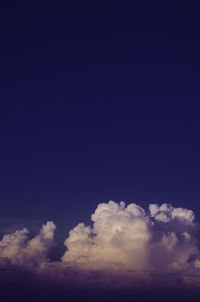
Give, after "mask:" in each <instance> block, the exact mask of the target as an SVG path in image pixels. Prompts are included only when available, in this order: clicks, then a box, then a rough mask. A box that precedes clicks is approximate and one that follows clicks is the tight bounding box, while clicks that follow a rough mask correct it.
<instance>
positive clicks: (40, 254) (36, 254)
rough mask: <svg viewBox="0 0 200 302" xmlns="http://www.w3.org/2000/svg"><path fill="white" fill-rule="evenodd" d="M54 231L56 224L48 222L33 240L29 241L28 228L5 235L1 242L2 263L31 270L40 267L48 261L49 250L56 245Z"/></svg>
mask: <svg viewBox="0 0 200 302" xmlns="http://www.w3.org/2000/svg"><path fill="white" fill-rule="evenodd" d="M54 231H55V225H54V223H53V222H51V221H48V222H47V223H46V224H45V225H43V227H42V229H41V231H40V233H39V234H38V235H37V236H36V237H34V238H32V239H29V236H30V234H29V231H28V230H27V229H26V228H24V229H22V230H20V231H16V232H14V233H12V234H8V235H4V236H3V238H2V240H1V241H0V263H6V262H7V263H11V264H18V265H22V266H26V267H30V268H33V267H38V266H40V264H42V263H44V262H45V261H47V259H46V257H47V254H48V252H49V249H50V248H51V247H52V246H53V245H54V241H53V238H54Z"/></svg>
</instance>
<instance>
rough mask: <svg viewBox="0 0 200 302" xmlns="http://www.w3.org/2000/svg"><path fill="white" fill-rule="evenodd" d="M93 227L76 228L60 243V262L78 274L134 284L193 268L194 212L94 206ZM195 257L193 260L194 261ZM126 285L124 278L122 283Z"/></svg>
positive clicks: (112, 204)
mask: <svg viewBox="0 0 200 302" xmlns="http://www.w3.org/2000/svg"><path fill="white" fill-rule="evenodd" d="M91 219H92V221H93V226H92V227H91V226H85V225H84V224H83V223H80V224H78V225H77V226H76V227H75V228H74V229H73V230H71V231H70V233H69V237H68V238H67V239H66V240H65V245H66V247H67V251H66V252H65V254H64V255H63V257H62V261H63V262H64V263H65V264H68V265H69V266H71V267H74V268H76V269H77V268H79V269H81V270H90V271H99V272H102V271H103V272H110V273H115V274H116V273H118V274H119V275H123V277H124V275H126V276H129V277H130V279H133V280H134V282H135V280H136V279H138V280H141V278H142V279H146V278H147V279H148V280H149V278H150V279H151V278H152V276H153V275H154V276H155V275H158V274H162V275H165V274H172V273H173V274H179V276H180V278H182V275H183V274H185V273H187V272H189V270H191V268H192V267H194V266H195V263H196V267H197V266H198V262H197V260H195V261H196V262H195V261H193V260H191V259H192V258H193V257H194V258H195V259H198V257H199V249H198V246H197V240H196V237H195V231H196V225H195V223H194V213H193V212H192V211H190V210H187V209H183V208H174V207H173V206H172V205H169V204H163V205H161V206H159V205H157V204H151V205H150V206H149V211H145V210H144V209H143V208H141V207H140V206H138V205H136V204H134V203H132V204H129V205H128V206H127V207H126V206H125V203H124V202H121V203H120V204H117V203H115V202H114V201H110V202H108V203H102V204H99V205H98V207H97V209H96V211H95V212H94V214H92V216H91ZM194 255H195V256H194ZM126 282H127V279H126Z"/></svg>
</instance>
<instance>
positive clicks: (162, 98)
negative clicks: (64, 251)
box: [0, 1, 200, 234]
mask: <svg viewBox="0 0 200 302" xmlns="http://www.w3.org/2000/svg"><path fill="white" fill-rule="evenodd" d="M55 5H56V6H55ZM1 6H2V7H1V9H0V23H1V26H0V36H1V47H0V64H1V65H0V76H1V89H0V98H1V108H0V139H1V140H0V142H1V148H0V150H1V151H0V152H1V156H0V184H1V186H0V203H1V218H4V219H9V220H10V219H11V220H12V219H13V220H16V221H18V220H19V221H25V220H27V219H29V220H30V221H31V220H33V221H35V220H37V221H41V222H44V221H46V220H49V219H53V220H54V221H55V223H56V224H57V225H58V227H60V232H65V234H66V233H67V232H68V231H69V229H70V228H71V227H73V226H74V225H75V224H77V222H79V221H85V222H88V221H89V217H90V214H91V213H92V212H93V211H94V209H95V208H96V206H97V204H98V203H99V202H106V201H108V200H110V199H113V200H115V201H120V200H124V201H125V202H130V201H135V202H136V203H139V204H141V205H142V206H147V204H148V203H149V202H159V203H161V202H172V203H173V204H174V205H176V206H183V207H187V208H190V209H193V210H195V211H196V212H197V214H198V212H199V201H200V186H199V180H200V140H199V133H200V119H199V109H200V108H199V96H200V92H199V79H200V72H199V65H200V56H199V53H200V36H199V32H200V24H199V22H200V21H199V13H200V12H199V10H198V8H197V7H188V6H187V7H186V6H185V7H184V6H182V7H172V6H171V7H169V6H168V7H167V6H165V7H164V6H160V5H159V7H158V6H154V5H149V4H148V5H146V4H144V3H143V4H142V5H141V7H134V6H126V5H125V4H123V3H121V5H119V6H118V5H117V4H116V6H110V5H108V6H107V4H106V3H104V4H95V3H93V4H91V5H89V4H88V5H86V4H85V3H84V5H83V4H81V2H80V3H74V6H73V3H72V5H71V6H70V5H68V1H66V3H65V4H63V3H62V2H60V3H59V2H56V4H55V2H54V3H48V4H47V5H46V4H45V3H43V2H42V3H41V2H36V1H33V2H31V1H28V3H27V2H24V3H23V2H21V1H17V2H13V3H12V2H9V3H8V2H7V3H6V2H5V3H4V4H3V5H2V4H1Z"/></svg>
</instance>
